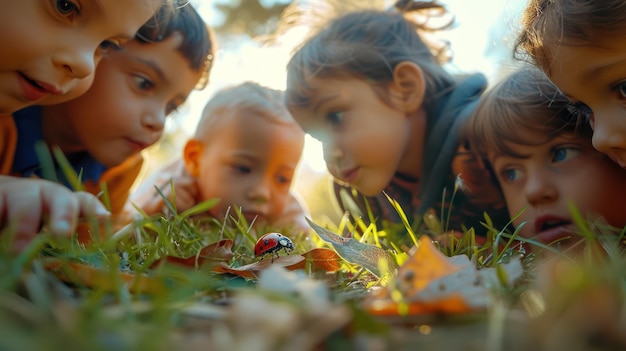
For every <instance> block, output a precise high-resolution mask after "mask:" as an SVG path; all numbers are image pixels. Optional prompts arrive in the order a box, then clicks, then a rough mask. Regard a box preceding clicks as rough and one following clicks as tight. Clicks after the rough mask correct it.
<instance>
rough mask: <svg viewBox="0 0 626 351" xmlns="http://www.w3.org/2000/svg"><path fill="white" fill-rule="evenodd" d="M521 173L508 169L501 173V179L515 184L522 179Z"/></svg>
mask: <svg viewBox="0 0 626 351" xmlns="http://www.w3.org/2000/svg"><path fill="white" fill-rule="evenodd" d="M520 174H521V173H520V171H519V170H518V169H515V168H507V169H504V170H502V171H501V172H500V175H501V177H502V178H503V179H504V180H505V181H507V182H514V181H516V180H517V179H519V177H520Z"/></svg>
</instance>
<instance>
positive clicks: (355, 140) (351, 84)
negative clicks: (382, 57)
mask: <svg viewBox="0 0 626 351" xmlns="http://www.w3.org/2000/svg"><path fill="white" fill-rule="evenodd" d="M307 83H308V84H309V85H310V86H311V87H312V88H313V90H314V91H315V93H314V95H313V96H312V99H311V102H310V103H309V105H308V106H307V107H290V111H291V114H292V115H293V117H294V118H295V119H296V121H298V123H299V124H300V126H301V127H302V129H304V131H305V132H306V133H308V134H310V135H311V136H312V137H314V138H316V139H318V140H319V141H321V142H322V144H323V148H324V160H325V161H326V166H327V168H328V171H329V172H330V173H331V174H332V175H333V177H334V178H335V179H337V180H338V181H341V182H344V183H348V184H350V185H352V186H354V187H355V188H356V189H358V190H359V191H360V192H361V193H363V194H365V195H368V196H371V195H376V194H378V193H380V192H381V191H382V190H383V189H384V188H385V187H386V186H387V185H388V184H389V182H390V181H391V179H392V178H393V176H394V174H395V173H396V172H398V171H403V172H405V173H407V174H412V173H413V171H414V170H413V169H403V167H405V164H404V163H405V162H404V161H405V159H406V153H407V145H408V144H409V137H410V133H411V125H410V123H409V121H410V120H409V118H407V116H406V114H405V113H404V112H403V111H401V110H399V109H395V108H393V107H391V106H389V105H388V104H386V103H385V102H384V101H382V100H381V99H380V98H379V96H378V95H377V94H376V92H375V91H374V89H373V88H372V87H371V86H370V85H369V84H368V83H366V82H365V81H363V80H361V79H345V78H343V79H333V78H311V79H309V80H308V82H307ZM418 151H419V152H421V150H418Z"/></svg>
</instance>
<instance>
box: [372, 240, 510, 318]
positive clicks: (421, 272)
mask: <svg viewBox="0 0 626 351" xmlns="http://www.w3.org/2000/svg"><path fill="white" fill-rule="evenodd" d="M501 269H503V271H504V272H505V273H506V274H507V275H508V276H507V284H510V283H511V282H512V281H515V280H516V279H518V278H519V277H520V276H521V271H522V270H521V264H520V262H519V259H515V260H513V261H511V262H510V263H509V264H506V265H502V266H501ZM498 283H499V282H498V281H497V275H496V273H495V269H494V268H489V269H483V270H481V271H479V270H477V269H476V268H475V267H474V265H473V264H472V263H471V262H470V261H469V259H468V258H467V256H465V255H458V256H454V257H447V256H445V255H444V254H443V253H442V252H441V251H440V250H439V249H438V248H437V247H436V246H435V245H434V244H433V242H432V240H430V238H428V236H426V235H423V236H422V237H421V238H420V243H419V246H418V248H417V250H416V251H415V253H413V255H411V256H410V257H409V259H408V260H407V261H406V262H405V264H404V265H402V267H400V269H399V270H398V277H397V278H396V280H395V284H390V286H389V287H387V288H385V289H380V290H377V291H375V292H374V293H372V294H371V295H370V296H369V297H368V298H367V299H365V301H364V306H365V309H366V310H368V311H369V312H370V313H372V314H377V315H387V316H390V315H398V314H400V313H401V312H402V313H406V314H431V313H448V314H455V313H467V312H475V311H481V310H484V309H485V308H486V307H487V306H488V305H489V303H490V301H491V295H490V290H489V289H490V288H491V286H493V285H494V284H498Z"/></svg>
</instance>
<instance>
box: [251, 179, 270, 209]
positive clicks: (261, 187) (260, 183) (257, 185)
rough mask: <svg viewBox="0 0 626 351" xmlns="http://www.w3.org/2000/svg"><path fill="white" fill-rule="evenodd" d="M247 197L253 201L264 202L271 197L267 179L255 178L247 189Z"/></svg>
mask: <svg viewBox="0 0 626 351" xmlns="http://www.w3.org/2000/svg"><path fill="white" fill-rule="evenodd" d="M247 195H248V198H249V199H251V200H252V201H253V202H255V203H259V202H266V201H268V200H269V198H270V197H271V186H270V181H269V179H265V178H263V179H257V180H256V181H255V182H254V183H253V184H251V185H250V187H249V189H248V194H247Z"/></svg>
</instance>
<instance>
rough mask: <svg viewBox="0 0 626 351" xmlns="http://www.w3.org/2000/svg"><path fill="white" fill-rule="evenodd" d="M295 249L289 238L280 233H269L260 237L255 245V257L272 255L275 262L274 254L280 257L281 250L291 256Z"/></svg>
mask: <svg viewBox="0 0 626 351" xmlns="http://www.w3.org/2000/svg"><path fill="white" fill-rule="evenodd" d="M293 249H294V246H293V242H292V241H291V239H289V238H288V237H286V236H284V235H282V234H280V233H267V234H265V235H263V236H262V237H260V238H259V240H257V242H256V245H254V255H255V256H257V257H258V256H265V255H267V254H272V261H274V254H276V256H278V252H279V251H280V250H284V251H285V252H287V254H289V253H290V252H291V251H293Z"/></svg>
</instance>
